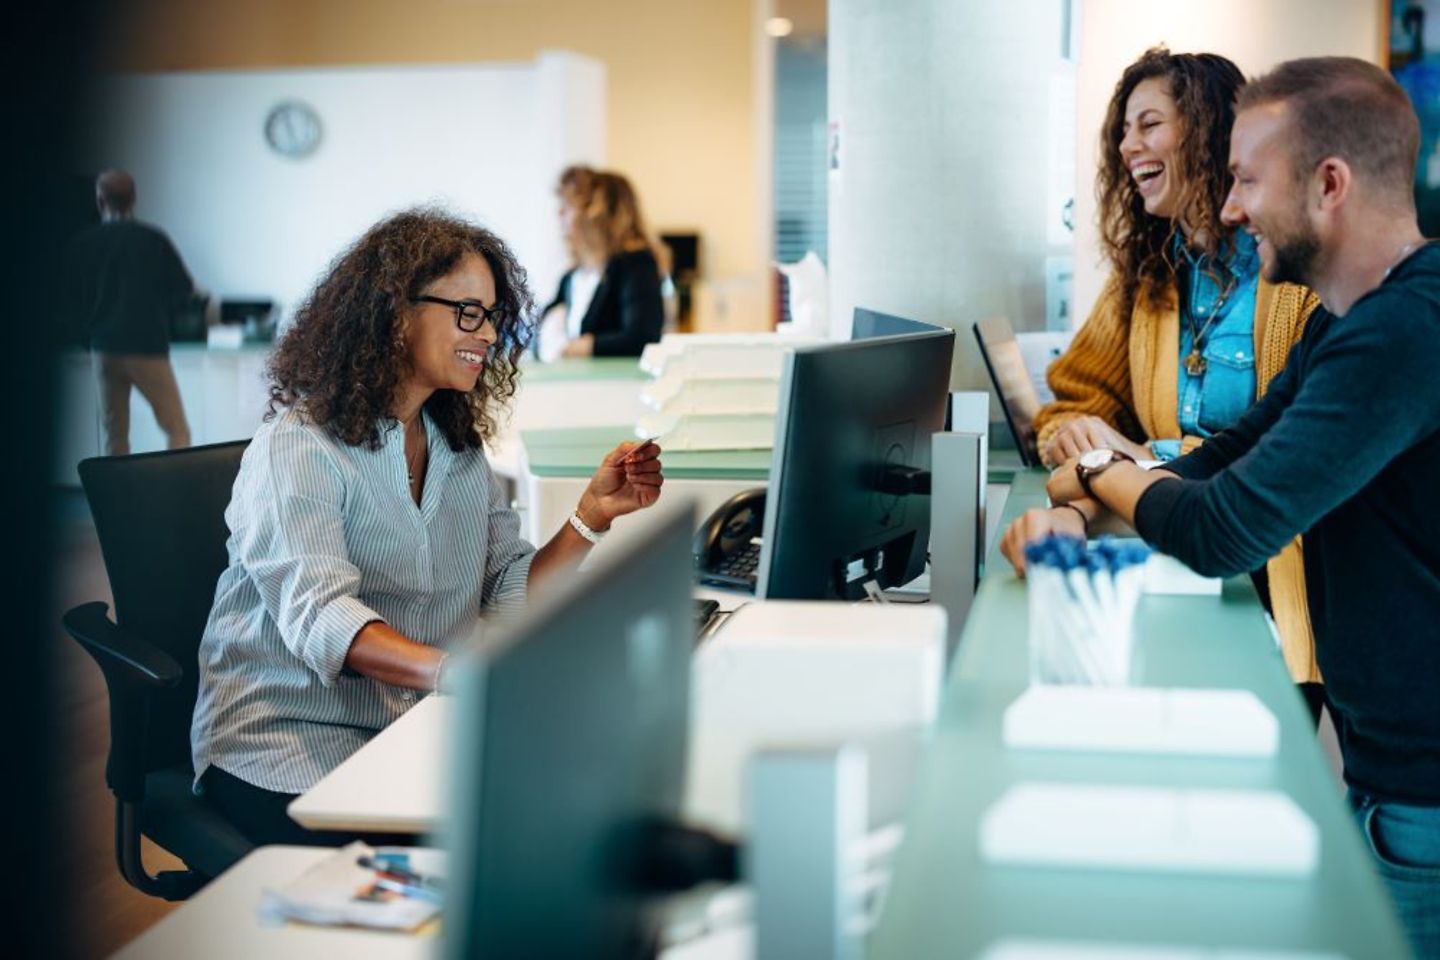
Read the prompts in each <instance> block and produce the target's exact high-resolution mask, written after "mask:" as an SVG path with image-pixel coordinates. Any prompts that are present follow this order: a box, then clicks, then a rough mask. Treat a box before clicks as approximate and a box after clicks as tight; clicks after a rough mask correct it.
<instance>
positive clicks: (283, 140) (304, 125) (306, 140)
mask: <svg viewBox="0 0 1440 960" xmlns="http://www.w3.org/2000/svg"><path fill="white" fill-rule="evenodd" d="M265 142H266V143H268V144H269V145H270V149H271V150H274V151H275V152H276V153H278V154H280V155H281V156H282V157H290V158H292V159H299V158H301V157H307V156H309V155H310V154H312V153H314V152H315V148H316V147H318V146H319V145H320V115H319V114H318V113H316V112H315V108H314V107H312V106H310V105H309V104H308V103H302V102H301V101H299V100H286V101H284V102H283V103H278V104H276V105H275V106H274V107H272V108H271V109H270V113H269V114H267V115H266V117H265Z"/></svg>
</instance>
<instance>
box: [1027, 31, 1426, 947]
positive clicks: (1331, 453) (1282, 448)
mask: <svg viewBox="0 0 1440 960" xmlns="http://www.w3.org/2000/svg"><path fill="white" fill-rule="evenodd" d="M1418 146H1419V123H1418V121H1417V119H1416V116H1415V111H1414V109H1413V108H1412V107H1411V105H1410V101H1409V100H1408V99H1407V98H1406V96H1405V94H1404V92H1403V91H1402V90H1401V89H1400V87H1399V86H1398V85H1396V83H1395V82H1394V80H1393V79H1391V78H1390V76H1389V75H1388V74H1386V73H1385V72H1384V71H1383V70H1381V69H1380V68H1378V67H1376V66H1374V65H1372V64H1368V63H1365V62H1364V61H1360V60H1352V59H1347V58H1315V59H1308V60H1296V61H1291V62H1289V63H1285V64H1282V65H1281V66H1280V67H1278V68H1277V69H1276V70H1275V71H1274V72H1272V73H1270V74H1269V75H1267V76H1265V77H1262V78H1260V79H1259V80H1256V81H1254V82H1252V83H1250V84H1249V85H1247V86H1246V87H1244V88H1243V90H1242V91H1241V93H1240V99H1239V104H1238V108H1237V113H1236V119H1235V126H1234V130H1233V133H1232V136H1231V148H1230V169H1231V172H1232V174H1233V175H1234V178H1235V180H1234V184H1233V186H1232V188H1231V191H1230V195H1229V198H1228V199H1227V201H1226V204H1225V209H1224V211H1223V214H1222V215H1223V217H1224V219H1225V221H1226V222H1227V223H1231V224H1234V225H1237V226H1240V227H1242V228H1243V229H1245V230H1246V231H1247V232H1248V233H1250V234H1251V235H1252V236H1253V237H1254V238H1255V240H1256V242H1257V249H1258V252H1259V255H1260V261H1261V275H1262V276H1263V277H1264V279H1265V280H1267V281H1269V282H1271V283H1278V282H1282V281H1292V282H1297V283H1303V284H1305V285H1307V286H1309V287H1310V288H1311V289H1313V290H1314V291H1315V292H1316V293H1318V294H1319V296H1320V299H1321V303H1322V304H1323V308H1322V309H1320V310H1317V311H1316V313H1315V314H1314V315H1313V316H1312V317H1311V319H1310V322H1309V325H1308V327H1307V329H1306V331H1305V334H1304V336H1303V338H1302V339H1301V340H1300V342H1299V343H1298V344H1297V345H1296V347H1295V348H1294V350H1293V351H1292V352H1291V355H1290V358H1289V360H1288V361H1287V363H1286V366H1285V370H1284V372H1283V373H1281V374H1280V375H1279V376H1278V377H1277V378H1276V379H1275V380H1274V381H1273V382H1272V383H1271V385H1270V389H1269V391H1268V392H1267V393H1266V394H1265V396H1264V397H1263V398H1262V399H1261V400H1260V401H1259V402H1258V403H1256V404H1255V406H1253V407H1251V409H1250V410H1249V411H1248V412H1247V413H1246V414H1245V415H1244V416H1243V417H1241V419H1240V420H1239V422H1238V423H1236V424H1235V426H1234V427H1232V428H1230V429H1229V430H1225V431H1223V432H1221V433H1219V434H1217V435H1216V436H1214V437H1212V438H1211V439H1210V440H1209V441H1208V442H1206V444H1205V445H1204V446H1203V447H1200V448H1199V449H1198V450H1196V451H1195V452H1193V453H1191V454H1189V455H1188V456H1185V457H1181V458H1180V459H1178V460H1174V461H1171V462H1170V463H1168V464H1166V465H1165V466H1164V467H1163V468H1160V469H1157V470H1153V471H1150V472H1146V471H1145V470H1142V469H1140V468H1139V467H1138V466H1136V465H1135V464H1134V463H1133V462H1130V461H1129V458H1128V457H1127V456H1125V455H1124V454H1123V453H1120V452H1117V451H1112V450H1105V449H1099V450H1091V451H1089V452H1087V453H1085V454H1082V455H1081V456H1080V457H1078V458H1076V459H1075V460H1072V461H1071V462H1070V463H1068V464H1066V465H1065V466H1064V467H1062V468H1061V469H1060V470H1058V471H1056V473H1055V474H1054V476H1053V477H1052V479H1051V481H1050V485H1049V493H1050V496H1051V500H1052V502H1054V503H1056V504H1057V505H1059V504H1067V503H1068V504H1072V505H1074V506H1075V507H1076V509H1074V510H1072V509H1069V508H1068V507H1060V506H1057V507H1056V508H1054V509H1051V510H1032V511H1029V512H1027V513H1026V515H1025V516H1023V517H1021V518H1020V519H1019V520H1017V521H1016V522H1015V524H1014V525H1012V527H1011V528H1010V529H1009V530H1008V531H1007V532H1006V535H1005V540H1004V544H1003V549H1004V551H1005V554H1006V556H1007V557H1008V558H1010V560H1011V562H1012V563H1013V564H1015V565H1016V567H1017V569H1022V572H1023V563H1024V545H1025V544H1026V543H1027V542H1029V541H1030V540H1033V539H1036V538H1038V537H1040V536H1043V535H1045V534H1047V533H1049V532H1052V531H1054V532H1061V533H1070V534H1075V535H1082V534H1083V529H1082V528H1081V524H1082V518H1081V516H1080V515H1079V514H1081V513H1083V514H1084V515H1085V517H1087V518H1090V519H1094V517H1095V516H1096V515H1097V514H1098V513H1099V512H1101V511H1102V510H1106V509H1108V510H1111V511H1113V512H1115V513H1117V514H1119V515H1120V516H1121V517H1122V518H1124V519H1125V520H1127V521H1129V522H1131V523H1132V524H1133V525H1134V526H1135V528H1136V529H1137V530H1138V531H1139V532H1140V534H1141V535H1142V536H1143V537H1144V538H1145V539H1146V540H1148V541H1149V542H1151V543H1153V544H1154V545H1156V546H1157V547H1158V548H1159V549H1161V550H1163V551H1164V552H1166V553H1168V554H1171V555H1172V556H1175V557H1178V558H1179V559H1181V560H1183V561H1184V562H1185V563H1187V564H1189V565H1190V566H1191V567H1192V568H1194V569H1195V570H1197V571H1199V572H1200V573H1203V574H1208V575H1212V576H1220V575H1226V576H1228V575H1234V574H1238V573H1243V572H1244V571H1247V570H1252V569H1254V568H1256V567H1257V566H1259V565H1260V564H1261V563H1263V562H1264V560H1265V559H1266V558H1267V557H1270V556H1272V555H1273V554H1274V553H1275V552H1276V551H1277V550H1278V549H1279V548H1280V547H1281V546H1283V545H1284V544H1285V543H1287V542H1288V541H1289V540H1290V539H1291V538H1293V537H1295V536H1297V535H1299V534H1303V535H1304V537H1305V580H1306V586H1307V590H1308V594H1309V606H1310V615H1311V620H1312V623H1313V625H1314V630H1315V640H1316V654H1317V658H1318V662H1319V666H1320V670H1321V673H1322V674H1323V675H1324V677H1325V682H1326V686H1327V689H1328V693H1329V697H1330V702H1331V704H1332V712H1333V715H1334V719H1335V726H1336V730H1337V732H1338V733H1339V737H1340V746H1341V751H1342V754H1343V756H1344V761H1345V779H1346V782H1347V784H1348V786H1349V801H1350V804H1351V807H1352V809H1353V810H1354V812H1355V816H1356V819H1357V821H1358V823H1359V824H1360V826H1361V829H1362V831H1363V833H1364V836H1365V839H1366V842H1367V845H1368V846H1369V848H1370V850H1371V852H1372V854H1373V855H1374V859H1375V862H1376V864H1377V866H1378V869H1379V872H1380V875H1381V877H1382V878H1383V879H1384V880H1385V883H1386V886H1387V887H1388V888H1389V890H1390V892H1391V895H1392V896H1393V898H1394V900H1395V903H1396V906H1397V908H1398V910H1399V913H1400V917H1401V921H1402V922H1403V923H1404V925H1405V927H1406V931H1407V933H1408V935H1409V937H1410V940H1411V944H1412V946H1413V947H1414V950H1415V953H1416V956H1419V957H1440V689H1437V687H1440V627H1437V624H1440V509H1437V507H1436V504H1435V498H1436V491H1437V490H1440V247H1437V246H1436V245H1432V244H1428V243H1427V242H1426V240H1425V239H1424V237H1422V236H1421V234H1420V230H1419V227H1418V225H1417V222H1416V215H1415V203H1414V170H1415V159H1416V153H1417V150H1418Z"/></svg>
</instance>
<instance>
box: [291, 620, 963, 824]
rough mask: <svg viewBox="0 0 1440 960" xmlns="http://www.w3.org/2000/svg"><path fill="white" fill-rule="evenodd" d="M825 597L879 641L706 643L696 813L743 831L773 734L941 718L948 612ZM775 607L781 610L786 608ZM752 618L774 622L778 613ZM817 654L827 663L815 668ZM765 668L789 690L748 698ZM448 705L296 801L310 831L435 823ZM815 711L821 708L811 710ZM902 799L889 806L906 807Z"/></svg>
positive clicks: (691, 785)
mask: <svg viewBox="0 0 1440 960" xmlns="http://www.w3.org/2000/svg"><path fill="white" fill-rule="evenodd" d="M717 596H720V598H721V601H722V604H724V605H726V606H729V605H730V604H732V603H733V602H734V600H735V595H733V594H732V595H720V594H717ZM817 606H824V607H826V608H827V609H835V610H838V611H840V612H842V613H844V614H845V617H846V619H847V620H850V621H855V620H856V618H857V616H858V617H859V621H860V622H863V623H865V624H867V625H866V626H864V627H862V628H859V629H863V630H864V631H866V636H869V635H870V632H873V633H874V635H875V636H876V645H873V646H872V645H871V644H869V643H868V642H866V643H863V644H856V643H855V642H854V637H853V636H852V637H848V638H845V637H837V638H836V639H835V640H834V641H833V643H832V642H831V641H828V640H825V639H823V638H819V637H816V638H811V639H808V640H806V641H805V643H804V644H802V645H801V646H803V648H804V649H799V648H796V649H792V647H794V645H793V644H790V643H789V642H786V641H782V642H781V643H780V644H779V645H771V644H770V643H768V642H767V641H764V640H763V639H762V640H760V641H759V642H756V640H755V639H754V638H753V637H751V636H750V635H748V634H746V633H744V632H743V631H742V632H739V633H731V634H726V633H725V632H724V630H728V629H731V627H730V626H729V625H727V626H726V627H725V628H722V632H721V633H720V634H718V635H716V636H715V637H713V638H712V639H710V640H709V641H708V642H707V646H706V647H705V648H704V651H702V652H703V653H705V654H707V655H706V656H703V657H699V658H697V660H696V664H697V669H696V670H695V671H694V673H692V680H691V684H692V690H691V696H692V702H691V706H692V721H693V722H692V725H691V729H690V731H689V745H688V751H689V758H690V763H691V765H692V766H691V768H690V769H689V770H688V771H687V785H686V796H685V803H684V815H685V818H686V819H687V820H689V821H691V822H693V823H696V824H698V825H703V826H708V827H711V828H712V829H718V830H723V831H726V832H732V831H738V830H740V829H742V827H743V819H744V818H743V811H742V809H741V806H742V799H741V794H742V782H743V771H744V763H745V758H746V757H747V756H748V755H749V753H750V752H751V751H752V750H753V749H754V748H755V746H756V745H759V744H763V743H764V742H766V741H767V739H774V740H776V741H778V742H786V743H795V742H809V741H812V740H821V741H828V740H832V739H845V740H858V739H863V738H867V737H872V736H875V735H878V734H883V733H887V732H891V731H894V730H897V729H900V728H904V727H914V728H915V729H916V730H919V729H921V728H923V726H924V725H926V724H928V723H929V722H933V719H934V706H935V697H936V696H938V692H939V689H940V684H941V680H942V673H943V654H942V651H943V649H944V627H943V618H940V617H938V615H937V611H935V610H933V609H930V608H925V607H916V606H913V605H910V604H895V605H892V606H891V607H888V608H886V607H880V608H876V607H874V606H868V607H866V608H864V609H863V611H862V610H860V609H856V610H854V611H849V612H847V611H846V610H845V608H844V607H842V606H840V605H833V608H832V605H828V604H821V605H817ZM766 607H767V608H769V607H770V605H768V604H767V605H766ZM787 609H789V605H783V606H782V604H776V605H775V606H774V607H773V610H774V611H777V612H778V611H784V610H787ZM755 612H758V610H757V611H755ZM862 612H863V614H864V615H863V616H859V615H860V614H862ZM790 615H791V616H802V615H803V614H801V613H791V614H790ZM777 616H780V618H781V619H783V616H782V615H781V614H780V613H777ZM743 619H745V620H746V621H747V622H749V621H752V620H760V621H762V622H765V623H768V621H770V620H773V619H775V618H773V617H758V618H755V617H751V618H743ZM734 622H735V623H737V624H738V623H739V622H740V621H739V620H737V621H734ZM896 624H903V625H904V626H896ZM734 629H736V630H741V628H740V627H735V628H734ZM759 629H760V631H761V635H762V636H768V635H769V634H770V633H774V632H776V630H777V629H778V628H776V627H775V626H773V624H772V625H762V626H761V627H760V628H759ZM897 630H898V631H899V632H900V633H901V634H902V635H905V636H907V637H908V636H910V635H911V634H914V636H915V639H914V640H909V639H906V640H901V639H900V638H899V637H897V636H894V635H893V633H894V632H895V631H897ZM781 632H784V631H781ZM851 632H852V633H853V632H854V631H853V630H852V631H851ZM882 647H883V648H885V649H884V650H883V651H882V650H881V648H882ZM776 653H778V654H779V656H778V657H777V656H776V655H775V654H776ZM876 653H880V656H881V659H880V660H878V661H877V660H875V659H873V658H874V656H875V655H876ZM817 657H819V658H822V660H821V661H817V660H816V659H815V658H817ZM831 657H834V658H838V659H830V658H831ZM817 663H821V666H820V667H818V668H817V666H816V664H817ZM757 669H758V670H759V671H760V673H762V674H765V675H767V676H769V683H768V685H767V689H769V690H772V691H773V690H774V688H775V687H776V686H779V687H781V688H783V689H784V690H785V691H786V694H784V695H782V694H780V693H774V694H773V695H769V696H764V697H762V698H761V701H760V702H751V700H753V695H752V693H753V692H751V691H750V690H749V687H750V681H749V680H748V679H744V678H753V677H754V676H755V675H756V671H757ZM876 669H881V670H885V671H887V672H886V673H885V674H884V675H885V676H886V677H888V678H891V679H893V680H895V681H896V682H895V683H894V684H877V681H876V676H877V674H876V673H875V670H876ZM777 671H778V672H777ZM815 676H825V677H827V678H828V679H827V680H826V682H824V683H808V684H807V681H806V678H807V677H815ZM737 678H741V679H737ZM931 685H933V687H934V690H933V695H931V692H930V691H929V687H930V686H931ZM747 698H750V699H747ZM837 698H838V699H839V700H840V701H843V702H844V703H845V704H846V706H845V709H844V710H838V711H837V708H836V701H837ZM451 705H452V701H451V700H450V698H449V697H445V696H430V697H426V698H425V699H423V700H421V701H420V702H419V703H417V704H416V705H415V706H413V707H411V708H410V710H409V711H408V712H407V713H406V714H405V715H404V716H402V717H401V718H400V719H399V720H397V721H396V722H395V723H393V724H391V725H390V726H389V727H387V728H386V729H384V730H382V731H380V732H379V733H378V734H376V735H375V737H374V739H372V740H371V741H370V742H369V743H368V744H366V745H365V746H364V747H361V748H360V749H359V750H357V751H356V752H355V753H354V754H352V755H351V756H350V757H349V758H348V759H347V760H346V761H345V762H344V763H342V764H340V766H338V767H336V768H335V769H334V770H333V771H331V772H330V774H329V775H328V776H326V777H325V778H324V779H322V780H321V781H320V782H319V783H317V784H316V785H315V786H314V787H311V788H310V789H309V790H308V791H306V792H305V793H303V794H301V795H300V797H299V798H297V799H296V800H295V801H294V802H293V803H291V804H290V807H289V813H290V816H291V818H293V819H294V820H295V821H296V822H297V823H299V824H301V825H302V826H304V827H308V828H310V829H312V830H320V829H344V830H353V831H361V832H370V831H374V832H393V833H409V834H417V835H418V834H428V833H432V832H434V831H435V830H436V828H437V827H439V826H440V825H441V822H440V821H441V817H442V815H443V811H444V809H445V805H446V804H445V801H446V796H445V791H446V783H445V778H444V775H443V764H444V762H445V757H446V756H447V753H448V751H447V743H448V739H449V737H450V736H451V735H452V729H451V722H450V721H451V713H450V710H451ZM807 707H810V708H813V709H807ZM815 710H818V711H819V714H820V716H819V717H818V718H817V717H814V716H811V714H812V713H813V712H814V711H815ZM458 735H463V734H458ZM476 736H477V737H478V736H479V734H478V732H477V733H476ZM477 746H478V744H477ZM876 786H877V788H878V787H881V786H884V785H883V784H877V785H876ZM895 806H896V805H895V804H894V803H890V804H886V807H887V808H889V809H890V810H891V811H893V812H896V813H898V811H897V810H895V809H894V808H895Z"/></svg>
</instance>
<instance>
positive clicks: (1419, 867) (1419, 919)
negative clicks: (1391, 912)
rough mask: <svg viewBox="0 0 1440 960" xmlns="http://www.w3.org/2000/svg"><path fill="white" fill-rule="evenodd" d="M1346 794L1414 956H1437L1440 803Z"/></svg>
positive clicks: (1436, 959) (1420, 959)
mask: <svg viewBox="0 0 1440 960" xmlns="http://www.w3.org/2000/svg"><path fill="white" fill-rule="evenodd" d="M1347 799H1348V800H1349V803H1350V809H1351V810H1352V811H1354V814H1355V820H1356V822H1357V823H1359V824H1360V834H1361V836H1363V837H1364V838H1365V845H1366V846H1368V847H1369V848H1370V855H1371V857H1373V858H1374V860H1375V864H1376V868H1377V869H1378V870H1379V873H1380V878H1381V879H1382V880H1384V881H1385V887H1386V889H1387V890H1389V891H1390V898H1391V899H1392V900H1393V901H1394V902H1395V911H1396V912H1397V913H1398V914H1399V915H1400V923H1401V925H1402V926H1404V928H1405V933H1406V935H1407V936H1408V937H1409V939H1410V948H1411V949H1412V950H1414V951H1415V957H1416V960H1440V807H1414V806H1410V805H1408V804H1403V803H1389V802H1383V801H1379V800H1375V799H1374V798H1372V797H1367V796H1365V795H1364V794H1361V793H1356V792H1355V791H1354V790H1351V791H1350V794H1349V796H1348V797H1347Z"/></svg>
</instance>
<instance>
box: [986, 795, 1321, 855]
mask: <svg viewBox="0 0 1440 960" xmlns="http://www.w3.org/2000/svg"><path fill="white" fill-rule="evenodd" d="M980 853H981V856H983V857H984V858H985V859H986V860H988V861H990V862H991V863H1010V864H1029V865H1036V866H1042V865H1043V866H1052V867H1055V866H1065V867H1089V868H1109V869H1122V870H1147V871H1148V870H1156V871H1167V872H1168V871H1175V872H1187V873H1188V872H1193V873H1226V874H1259V875H1270V876H1302V875H1305V874H1309V873H1312V872H1313V871H1314V870H1315V868H1316V867H1317V866H1318V865H1319V863H1320V832H1319V830H1317V829H1316V827H1315V823H1314V821H1312V820H1311V819H1310V818H1309V817H1308V816H1306V814H1305V812H1304V811H1303V810H1301V809H1300V808H1299V807H1297V806H1296V805H1295V802H1294V801H1293V800H1291V799H1290V798H1289V797H1287V796H1285V795H1284V794H1282V793H1277V792H1275V791H1273V790H1209V789H1172V788H1168V787H1139V786H1134V787H1132V786H1109V785H1106V786H1101V785H1096V784H1081V783H1019V784H1017V785H1015V786H1014V787H1011V788H1010V789H1009V790H1008V791H1006V792H1005V794H1004V795H1003V796H1001V797H1000V799H999V800H997V801H995V803H994V804H993V805H992V806H991V807H990V809H989V810H987V811H986V812H985V816H984V817H982V818H981V821H980Z"/></svg>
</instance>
